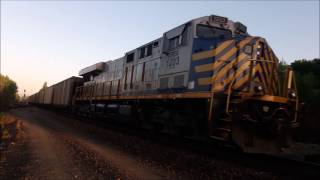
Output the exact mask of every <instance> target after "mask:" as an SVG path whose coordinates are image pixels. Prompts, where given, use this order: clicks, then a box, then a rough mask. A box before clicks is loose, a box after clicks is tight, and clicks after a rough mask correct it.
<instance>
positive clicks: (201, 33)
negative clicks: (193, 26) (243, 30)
mask: <svg viewBox="0 0 320 180" xmlns="http://www.w3.org/2000/svg"><path fill="white" fill-rule="evenodd" d="M197 36H198V37H200V38H219V39H228V38H231V37H232V33H231V31H230V30H227V29H220V28H216V27H212V26H207V25H202V24H198V25H197Z"/></svg>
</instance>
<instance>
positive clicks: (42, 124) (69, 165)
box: [0, 107, 294, 180]
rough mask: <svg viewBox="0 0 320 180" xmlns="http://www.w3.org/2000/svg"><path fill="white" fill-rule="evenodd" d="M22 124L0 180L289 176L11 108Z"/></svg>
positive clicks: (30, 109)
mask: <svg viewBox="0 0 320 180" xmlns="http://www.w3.org/2000/svg"><path fill="white" fill-rule="evenodd" d="M9 116H10V117H11V118H13V119H15V120H17V121H18V122H19V123H17V124H21V125H19V126H21V127H20V128H19V129H20V130H18V132H17V134H18V135H17V138H16V139H15V140H14V142H12V143H11V144H10V146H9V148H8V149H7V151H6V152H5V153H4V154H5V156H6V158H5V160H2V161H1V165H0V170H1V171H2V172H0V177H1V178H0V179H151V180H153V179H283V178H285V179H287V178H289V179H291V178H294V177H293V176H291V175H290V172H288V174H276V173H273V172H270V171H268V170H264V169H261V168H253V167H248V166H245V165H244V163H236V162H231V161H224V160H223V159H221V158H214V157H208V156H206V155H201V154H194V153H192V152H190V151H188V150H183V149H177V148H175V147H170V146H164V145H163V144H160V143H157V142H154V141H151V140H146V139H142V138H139V137H136V136H130V135H128V134H125V133H121V132H116V131H114V130H110V129H106V128H102V127H97V126H96V125H90V124H88V122H87V121H86V122H82V121H79V120H74V119H73V118H68V117H64V116H62V115H60V114H57V113H55V112H52V111H48V110H44V109H39V108H36V107H27V108H19V109H15V110H12V111H11V112H10V113H9Z"/></svg>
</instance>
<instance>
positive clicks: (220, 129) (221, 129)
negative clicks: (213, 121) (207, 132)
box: [213, 128, 231, 132]
mask: <svg viewBox="0 0 320 180" xmlns="http://www.w3.org/2000/svg"><path fill="white" fill-rule="evenodd" d="M213 130H214V131H219V132H221V131H222V132H231V129H227V128H214V129H213Z"/></svg>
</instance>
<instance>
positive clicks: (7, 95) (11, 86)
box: [0, 74, 18, 111]
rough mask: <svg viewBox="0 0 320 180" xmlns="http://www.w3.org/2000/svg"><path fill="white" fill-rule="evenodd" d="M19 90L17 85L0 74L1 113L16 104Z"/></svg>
mask: <svg viewBox="0 0 320 180" xmlns="http://www.w3.org/2000/svg"><path fill="white" fill-rule="evenodd" d="M17 89H18V87H17V84H16V83H15V82H14V81H13V80H11V79H10V78H9V77H8V76H3V75H1V74H0V111H2V110H5V109H7V108H8V107H9V106H10V105H12V104H14V103H15V101H16V97H17Z"/></svg>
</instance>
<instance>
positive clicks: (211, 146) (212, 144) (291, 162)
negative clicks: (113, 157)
mask: <svg viewBox="0 0 320 180" xmlns="http://www.w3.org/2000/svg"><path fill="white" fill-rule="evenodd" d="M62 114H63V115H64V116H68V117H72V118H73V119H77V120H79V121H82V122H84V123H88V124H90V125H94V126H97V127H103V128H106V129H108V130H111V131H116V132H120V133H122V134H126V135H128V136H136V137H138V138H142V139H145V140H148V141H151V142H156V143H159V144H161V145H163V146H170V147H173V148H176V149H178V150H181V151H189V152H192V153H197V154H199V155H205V156H208V157H211V158H214V159H219V160H222V161H227V162H231V163H235V164H240V165H242V166H246V167H249V168H255V169H258V170H261V171H268V172H276V174H280V175H285V174H287V173H290V174H294V175H295V176H296V177H297V179H299V178H305V177H309V178H316V177H320V164H318V163H315V162H310V161H302V160H298V159H293V158H288V157H282V156H274V155H267V154H246V153H243V152H241V151H240V150H239V149H237V148H235V147H234V146H227V145H224V144H221V143H219V142H217V141H213V140H211V141H198V140H195V139H191V138H185V137H176V136H172V135H168V134H160V133H154V132H150V131H148V130H141V129H135V128H131V127H130V126H128V125H126V124H121V125H119V123H114V121H112V120H114V119H118V117H117V116H109V117H108V120H106V119H105V118H101V117H100V118H97V117H95V118H89V117H82V116H74V115H70V114H67V113H62ZM110 122H113V123H110Z"/></svg>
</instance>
